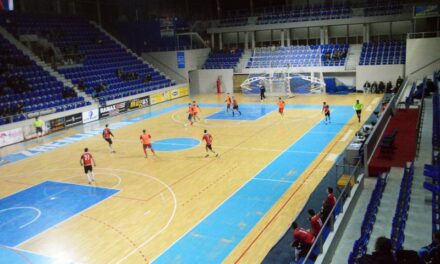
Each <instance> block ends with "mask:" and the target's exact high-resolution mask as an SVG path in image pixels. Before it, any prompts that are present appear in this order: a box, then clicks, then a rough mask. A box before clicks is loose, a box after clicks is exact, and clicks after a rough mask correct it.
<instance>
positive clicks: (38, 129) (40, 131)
mask: <svg viewBox="0 0 440 264" xmlns="http://www.w3.org/2000/svg"><path fill="white" fill-rule="evenodd" d="M35 131H36V132H37V133H43V128H42V127H36V128H35Z"/></svg>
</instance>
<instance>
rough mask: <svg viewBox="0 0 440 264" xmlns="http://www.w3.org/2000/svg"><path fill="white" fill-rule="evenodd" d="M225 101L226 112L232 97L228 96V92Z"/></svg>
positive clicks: (229, 107)
mask: <svg viewBox="0 0 440 264" xmlns="http://www.w3.org/2000/svg"><path fill="white" fill-rule="evenodd" d="M225 103H226V113H228V112H229V110H230V109H231V103H232V99H231V97H230V96H229V94H228V95H227V96H226V100H225Z"/></svg>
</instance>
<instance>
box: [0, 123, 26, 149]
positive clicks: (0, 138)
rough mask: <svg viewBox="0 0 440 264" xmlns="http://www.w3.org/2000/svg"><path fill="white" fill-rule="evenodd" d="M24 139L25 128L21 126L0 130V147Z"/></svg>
mask: <svg viewBox="0 0 440 264" xmlns="http://www.w3.org/2000/svg"><path fill="white" fill-rule="evenodd" d="M23 140H24V136H23V129H22V128H21V127H19V128H15V129H11V130H7V131H1V132H0V147H3V146H7V145H11V144H14V143H18V142H21V141H23Z"/></svg>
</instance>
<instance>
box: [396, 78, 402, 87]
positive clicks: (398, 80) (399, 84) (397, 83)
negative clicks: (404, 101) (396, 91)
mask: <svg viewBox="0 0 440 264" xmlns="http://www.w3.org/2000/svg"><path fill="white" fill-rule="evenodd" d="M402 83H403V79H402V77H400V75H399V77H398V78H397V80H396V87H398V88H400V86H401V85H402Z"/></svg>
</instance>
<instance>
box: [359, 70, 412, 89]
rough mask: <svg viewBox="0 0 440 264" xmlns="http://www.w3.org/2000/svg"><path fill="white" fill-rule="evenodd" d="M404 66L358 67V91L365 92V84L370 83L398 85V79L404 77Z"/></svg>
mask: <svg viewBox="0 0 440 264" xmlns="http://www.w3.org/2000/svg"><path fill="white" fill-rule="evenodd" d="M403 74H404V65H403V64H396V65H375V66H371V65H369V66H360V65H358V66H357V67H356V90H363V89H364V88H363V86H364V83H365V82H366V81H369V82H370V83H373V81H376V82H377V83H378V84H379V82H380V81H383V82H384V83H385V84H386V83H387V82H388V81H391V82H392V83H393V85H394V84H395V83H396V80H397V77H399V76H401V77H403Z"/></svg>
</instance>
